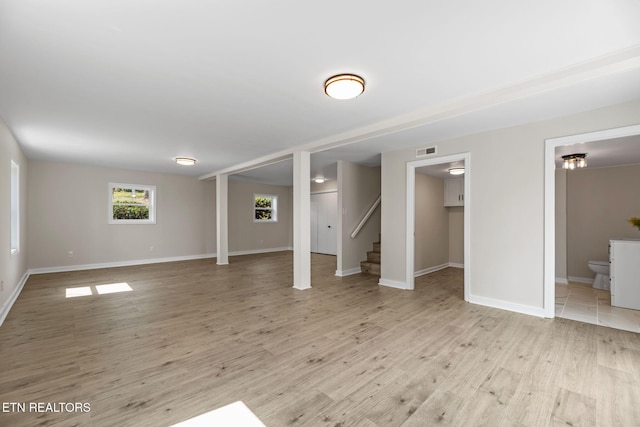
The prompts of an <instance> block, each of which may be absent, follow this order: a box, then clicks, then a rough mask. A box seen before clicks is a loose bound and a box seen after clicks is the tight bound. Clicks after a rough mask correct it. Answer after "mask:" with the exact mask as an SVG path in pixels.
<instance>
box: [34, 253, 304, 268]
mask: <svg viewBox="0 0 640 427" xmlns="http://www.w3.org/2000/svg"><path fill="white" fill-rule="evenodd" d="M290 250H292V248H290V247H284V248H268V249H256V250H250V251H234V252H229V256H236V255H251V254H261V253H267V252H280V251H290ZM216 256H217V255H216V254H215V253H210V254H199V255H186V256H177V257H168V258H148V259H138V260H133V261H114V262H100V263H96V264H78V265H64V266H60V267H43V268H32V269H30V270H29V273H30V274H44V273H62V272H65V271H79V270H96V269H98V268H113V267H129V266H132V265H144V264H159V263H162V262H175V261H190V260H194V259H205V258H215V257H216Z"/></svg>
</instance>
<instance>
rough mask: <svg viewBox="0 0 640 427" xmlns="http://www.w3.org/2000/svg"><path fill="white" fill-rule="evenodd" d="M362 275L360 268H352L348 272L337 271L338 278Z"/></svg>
mask: <svg viewBox="0 0 640 427" xmlns="http://www.w3.org/2000/svg"><path fill="white" fill-rule="evenodd" d="M358 273H362V270H361V269H360V267H356V268H350V269H348V270H336V276H338V277H346V276H351V275H354V274H358Z"/></svg>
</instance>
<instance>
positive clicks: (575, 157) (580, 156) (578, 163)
mask: <svg viewBox="0 0 640 427" xmlns="http://www.w3.org/2000/svg"><path fill="white" fill-rule="evenodd" d="M586 167H587V154H586V153H577V154H567V155H566V156H562V169H569V170H574V169H575V168H586Z"/></svg>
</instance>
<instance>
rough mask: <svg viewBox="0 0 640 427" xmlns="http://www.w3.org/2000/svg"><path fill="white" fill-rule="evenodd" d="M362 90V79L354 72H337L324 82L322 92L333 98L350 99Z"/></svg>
mask: <svg viewBox="0 0 640 427" xmlns="http://www.w3.org/2000/svg"><path fill="white" fill-rule="evenodd" d="M362 92H364V79H363V78H362V77H360V76H356V75H355V74H338V75H337V76H333V77H329V78H328V79H327V81H326V82H324V93H326V94H327V95H329V96H330V97H331V98H335V99H352V98H355V97H356V96H358V95H360V94H362Z"/></svg>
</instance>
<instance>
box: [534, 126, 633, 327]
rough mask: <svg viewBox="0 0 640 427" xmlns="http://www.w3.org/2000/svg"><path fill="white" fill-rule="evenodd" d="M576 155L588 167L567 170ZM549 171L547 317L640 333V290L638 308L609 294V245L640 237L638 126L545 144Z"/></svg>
mask: <svg viewBox="0 0 640 427" xmlns="http://www.w3.org/2000/svg"><path fill="white" fill-rule="evenodd" d="M576 154H578V155H583V154H584V155H586V159H585V160H586V164H587V165H586V167H574V168H569V169H565V168H563V162H564V160H567V159H568V160H570V159H571V158H575V155H576ZM577 158H578V159H579V158H581V156H578V157H577ZM563 159H564V160H563ZM545 174H546V179H545V217H546V218H545V219H546V220H545V224H546V225H545V309H546V311H547V314H548V315H549V317H554V316H557V317H561V318H567V319H572V320H576V321H581V322H585V323H592V324H598V325H601V326H608V327H612V328H617V329H624V330H630V331H633V332H640V287H638V292H639V294H638V301H639V303H638V304H639V305H638V306H637V307H634V308H636V309H635V310H634V309H630V308H628V307H627V308H622V307H619V306H620V305H621V304H620V303H619V302H618V301H616V298H615V297H614V298H613V299H612V297H611V291H610V289H609V261H610V253H609V242H610V241H611V240H614V241H615V240H618V239H640V231H639V230H637V229H635V228H633V227H632V226H631V225H630V224H629V223H628V221H627V220H628V219H629V218H631V217H634V216H640V188H638V187H637V186H635V185H634V184H633V183H637V182H640V126H630V127H625V128H618V129H611V130H607V131H601V132H592V133H588V134H582V135H574V136H570V137H563V138H556V139H553V140H547V146H546V158H545ZM551 184H552V185H551ZM551 206H553V210H550V207H551ZM638 244H640V242H638ZM551 266H553V268H551ZM617 289H618V291H619V290H620V289H621V288H620V287H618V288H617ZM552 296H553V297H552ZM548 309H551V310H548ZM549 311H552V312H551V313H549Z"/></svg>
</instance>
